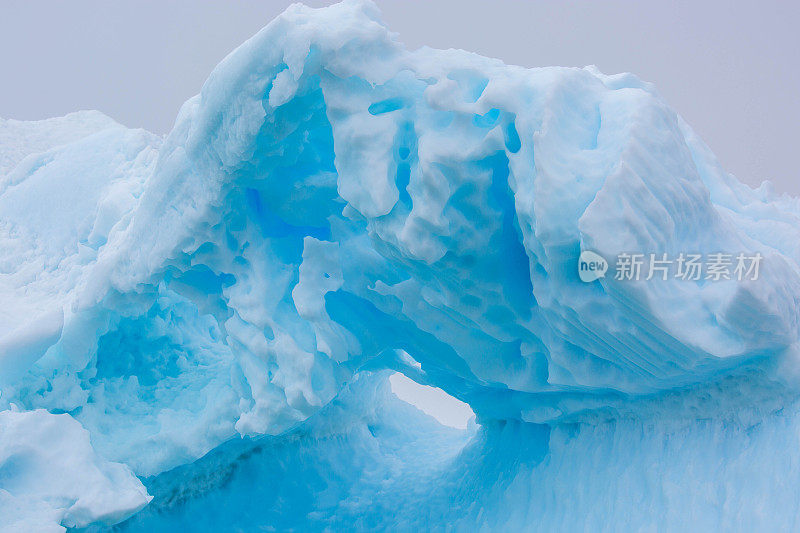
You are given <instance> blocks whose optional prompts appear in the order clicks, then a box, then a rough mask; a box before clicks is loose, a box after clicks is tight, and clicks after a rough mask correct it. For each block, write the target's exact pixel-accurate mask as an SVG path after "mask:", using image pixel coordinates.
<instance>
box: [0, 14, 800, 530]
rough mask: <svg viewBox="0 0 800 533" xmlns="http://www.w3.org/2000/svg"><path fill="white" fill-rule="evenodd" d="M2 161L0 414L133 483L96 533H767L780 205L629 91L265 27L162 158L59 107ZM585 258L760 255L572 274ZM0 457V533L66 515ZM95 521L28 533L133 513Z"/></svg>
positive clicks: (363, 35)
mask: <svg viewBox="0 0 800 533" xmlns="http://www.w3.org/2000/svg"><path fill="white" fill-rule="evenodd" d="M0 141H2V143H1V146H0V298H1V299H2V302H3V305H2V306H0V391H2V394H1V395H0V417H2V416H12V417H20V416H30V417H33V418H30V419H26V420H28V424H30V426H31V427H36V428H39V426H40V425H41V426H42V427H44V425H46V424H48V423H50V422H47V421H45V418H43V417H46V416H55V417H57V419H58V420H66V421H69V422H61V423H62V424H64V425H69V427H71V428H73V430H72V431H74V432H75V433H76V434H77V433H78V432H77V431H75V430H74V428H78V429H80V428H81V427H82V428H83V430H82V431H86V432H88V435H90V436H91V450H89V451H91V454H94V455H91V454H89V451H87V450H85V445H88V444H86V441H85V439H83V437H81V438H78V437H75V439H65V440H64V441H61V440H55V441H52V442H51V443H49V444H48V445H49V446H53V447H62V448H64V450H66V451H69V450H73V449H77V448H75V447H76V446H79V447H80V449H81V450H82V452H81V453H82V454H84V455H86V454H89V455H90V456H91V457H96V458H95V459H92V460H93V461H95V462H99V461H108V462H110V463H102V464H116V463H122V464H124V465H126V467H128V468H130V469H131V470H132V472H133V473H135V474H136V475H138V476H140V477H141V478H142V479H144V480H145V485H146V486H147V488H148V490H149V491H150V492H151V493H152V494H154V496H155V499H154V501H153V502H152V503H151V504H150V505H149V506H148V507H147V508H146V510H145V511H143V512H142V513H140V514H139V515H137V516H135V517H134V518H132V519H131V520H130V521H129V522H126V523H125V525H124V526H123V529H124V528H128V529H130V530H137V531H138V530H142V531H157V530H159V529H160V530H170V528H182V529H192V530H202V529H203V528H206V529H207V530H210V531H219V530H225V529H226V528H233V529H235V528H236V527H238V528H241V529H244V530H252V529H257V528H278V529H281V528H286V527H295V528H299V529H305V530H308V529H311V530H314V529H325V528H348V527H349V528H355V529H374V528H393V529H399V530H409V529H447V528H449V527H451V526H452V527H454V528H455V529H458V530H474V529H476V528H478V529H479V528H483V529H488V530H513V529H552V528H562V530H563V528H568V529H573V528H578V529H589V530H594V529H608V530H619V529H647V528H657V527H662V526H665V527H669V528H671V529H684V528H685V526H692V527H697V528H700V527H701V526H709V527H722V526H730V527H733V528H741V529H746V526H747V525H763V524H773V525H785V526H790V527H791V526H792V525H793V526H794V527H796V526H797V524H796V523H795V521H796V520H797V517H798V516H800V515H799V514H798V511H797V509H796V504H794V503H791V504H790V505H789V504H787V505H789V506H788V507H787V506H786V505H783V504H784V503H786V496H787V494H788V495H790V496H792V497H793V498H792V500H791V501H792V502H793V501H795V500H797V498H796V496H797V495H798V494H800V492H798V491H799V490H800V489H799V488H798V486H797V479H798V476H797V474H798V472H797V466H796V463H797V462H796V461H795V460H794V457H795V450H796V448H797V447H796V444H797V439H798V437H797V435H798V434H800V433H799V432H798V431H796V428H797V425H798V419H797V416H796V413H797V409H796V407H794V405H795V398H796V397H797V383H798V378H800V376H798V364H797V360H798V356H799V355H800V345H798V338H799V337H800V332H799V328H800V323H799V322H800V320H799V318H800V317H798V313H800V311H799V309H800V303H799V302H798V300H799V299H800V202H799V201H798V200H797V199H795V198H790V197H788V196H783V197H776V196H775V195H774V194H773V193H772V191H771V189H770V187H769V186H768V185H764V186H762V187H761V188H759V189H751V188H749V187H747V186H746V185H743V184H741V183H739V182H738V181H737V180H736V179H735V178H734V177H733V176H731V175H729V174H727V173H726V172H724V170H723V169H722V168H721V167H720V165H719V163H718V162H717V161H716V159H715V158H714V156H713V154H712V153H711V152H710V151H709V149H708V148H707V147H706V146H705V145H704V144H703V142H702V141H701V140H700V139H699V138H698V137H697V136H696V135H695V134H694V133H693V132H692V130H691V129H690V128H689V126H688V125H686V124H685V123H684V121H683V120H682V119H681V118H680V117H679V116H678V115H677V114H676V113H675V112H674V111H673V110H672V109H670V107H669V106H668V105H667V104H666V103H665V102H664V101H663V99H662V98H661V97H660V96H659V95H658V93H657V92H656V90H655V89H654V88H653V87H652V86H651V85H650V84H647V83H645V82H642V81H641V80H639V79H638V78H636V77H635V76H633V75H631V74H620V75H615V76H606V75H604V74H602V73H600V72H599V71H598V70H597V69H596V68H594V67H586V68H583V69H579V68H561V67H549V68H534V69H525V68H521V67H515V66H509V65H505V64H503V63H502V62H501V61H498V60H493V59H488V58H484V57H481V56H478V55H475V54H471V53H468V52H464V51H459V50H446V51H442V50H433V49H429V48H422V49H419V50H407V49H406V48H405V47H404V46H403V45H402V44H401V43H400V42H399V41H398V40H397V37H396V35H395V34H393V33H391V32H389V31H388V30H387V28H386V27H385V26H384V25H383V24H382V23H381V22H380V19H379V14H378V11H377V8H376V7H375V6H374V5H373V4H371V3H369V2H361V1H347V2H344V3H342V4H337V5H334V6H331V7H328V8H325V9H311V8H308V7H305V6H302V5H294V6H292V7H290V8H289V9H287V10H286V12H284V13H283V14H282V15H281V16H279V17H278V18H277V19H275V20H274V21H273V22H271V23H270V24H269V25H268V26H266V27H265V28H264V29H263V30H262V31H260V32H259V33H258V34H256V35H255V36H254V37H253V38H251V39H250V40H248V41H247V42H245V43H244V44H243V45H241V46H240V47H239V48H237V49H236V50H235V51H234V52H233V53H231V54H230V55H229V56H228V57H226V58H225V60H223V61H222V63H220V65H219V66H218V67H217V68H216V69H215V70H214V71H213V72H212V73H211V75H210V77H209V79H208V81H207V82H206V83H205V85H204V86H203V89H202V91H201V93H200V94H199V95H198V96H196V97H194V98H192V99H190V100H189V101H187V102H186V103H185V104H184V106H183V107H182V109H181V110H180V112H179V114H178V117H177V119H176V122H175V126H174V129H173V130H172V132H171V133H170V134H169V135H168V136H167V137H166V138H164V139H162V138H160V137H157V136H155V135H152V134H150V133H148V132H145V131H142V130H131V129H127V128H125V127H123V126H121V125H118V124H116V123H114V122H113V121H112V120H111V119H107V118H106V117H103V116H102V115H99V114H97V113H91V112H88V113H78V114H73V115H69V116H67V117H63V118H61V119H50V120H48V121H40V122H35V123H24V122H18V121H10V120H9V121H2V122H0ZM582 250H592V251H594V252H597V253H599V254H601V255H602V256H604V257H608V258H610V257H614V256H616V255H617V254H618V253H620V252H638V253H644V254H648V253H651V252H652V253H659V254H660V253H669V254H671V255H676V254H678V253H680V252H685V253H702V254H710V253H716V252H728V253H736V252H741V251H747V252H750V253H756V252H758V253H760V254H762V255H763V256H764V260H763V264H762V268H761V272H760V276H759V278H758V279H757V280H753V281H745V282H741V281H737V280H729V281H719V282H707V281H706V280H699V281H696V282H695V281H685V280H674V279H671V280H668V281H655V280H650V281H644V280H642V281H617V280H615V279H613V276H606V277H605V278H602V279H600V280H598V281H596V282H593V283H583V282H581V281H580V280H579V278H578V275H577V264H578V256H579V255H580V253H581V251H582ZM387 370H393V371H398V372H401V373H403V374H405V375H406V376H408V377H410V378H412V379H414V380H415V381H417V382H419V383H421V384H424V385H430V386H434V387H438V388H441V389H442V390H444V391H445V392H446V393H448V394H450V395H451V396H453V397H455V398H457V399H459V400H461V401H463V402H466V403H467V404H469V406H470V408H471V409H472V410H473V411H474V412H475V414H476V417H477V424H479V426H480V427H471V428H468V429H467V430H466V432H458V431H455V430H450V429H445V428H441V427H439V426H437V425H436V424H435V423H434V422H433V421H432V420H431V419H429V418H427V417H426V416H425V415H423V414H421V413H419V412H417V411H416V410H414V409H413V408H411V407H409V406H406V405H405V404H402V402H399V400H397V399H395V398H393V397H392V396H391V394H390V393H389V392H387V391H388V389H387V384H386V382H387V379H388V374H387V372H386V371H387ZM45 411H46V412H49V413H53V414H52V415H47V414H46V413H45ZM40 418H41V420H39V419H40ZM47 420H49V419H47ZM38 431H40V430H39V429H31V433H30V434H29V435H28V436H25V435H23V436H21V437H20V436H15V437H14V439H15V440H14V441H13V442H17V441H18V440H19V439H22V442H23V443H25V442H27V441H29V442H28V444H30V445H31V446H32V445H34V444H35V442H36V440H37V439H38V438H39V437H38V435H39V433H38ZM8 439H9V437H7V436H6V435H5V434H4V433H0V450H3V449H4V446H5V445H6V444H5V441H7V440H8ZM26 439H27V441H26ZM78 441H80V442H79V444H75V443H74V442H78ZM780 454H784V455H783V456H781V455H780ZM776 456H777V457H776ZM31 457H32V458H31V461H32V466H31V467H30V469H31V470H30V471H32V472H33V471H35V472H43V473H44V474H42V475H43V476H45V477H46V476H47V474H46V472H47V464H45V463H43V462H44V461H46V459H43V458H42V457H43V456H40V455H35V454H33V455H32V456H31ZM65 457H68V456H65ZM34 463H35V464H34ZM39 463H42V464H39ZM14 464H15V463H13V461H12V462H8V460H7V459H3V458H2V457H0V491H7V492H8V493H9V494H11V496H10V497H12V498H14V500H13V501H14V502H20V501H22V502H23V503H14V505H17V506H18V509H19V512H18V513H10V514H7V513H2V515H0V523H4V524H5V523H9V524H14V523H16V522H13V521H10V520H13V519H14V518H13V516H14V515H15V514H17V515H19V516H22V517H23V519H24V517H25V516H29V515H30V516H34V515H37V513H36V509H39V508H43V507H41V506H47V505H50V507H47V508H48V509H53V508H54V509H56V510H58V509H62V508H64V507H63V506H58V505H57V506H56V507H52V505H51V504H50V503H48V502H50V501H51V500H50V499H49V498H50V497H49V496H48V495H47V494H46V493H45V492H41V493H38V494H39V497H40V499H39V500H37V499H36V494H37V493H36V491H35V490H33V489H31V490H32V491H33V492H31V493H30V494H29V493H25V495H24V497H23V496H19V495H17V494H16V493H14V490H13V487H14V486H15V485H14V483H15V482H16V481H15V480H17V479H18V478H19V476H23V475H24V474H23V473H20V472H19V471H18V470H17V468H16V467H14ZM76 464H77V463H76ZM8 465H11V466H8ZM76 468H79V467H77V466H76ZM108 468H110V467H108ZM115 468H116V467H115ZM53 475H55V474H53ZM108 479H110V480H111V481H110V482H111V483H112V484H113V485H114V488H113V490H119V491H122V493H123V494H133V493H136V494H140V493H139V492H136V490H137V489H133V488H131V487H132V486H133V485H132V481H131V479H130V477H125V476H123V475H122V474H115V475H114V476H109V478H108ZM133 481H135V479H134V480H133ZM98 483H99V482H98ZM6 485H8V487H11V488H6ZM682 485H683V486H682ZM26 486H32V485H26ZM92 486H95V485H92ZM97 486H100V485H97ZM36 490H39V489H36ZM43 490H44V489H42V491H43ZM76 490H77V489H76ZM108 490H109V491H110V490H112V489H108ZM131 491H133V492H131ZM377 493H379V494H380V497H378V496H374V495H375V494H377ZM778 493H780V494H778ZM0 494H4V493H0ZM31 494H32V495H31ZM141 494H145V493H141ZM142 497H145V496H144V495H143V496H142ZM370 501H374V505H373V506H371V505H369V504H368V502H370ZM122 503H125V504H126V505H122ZM95 504H96V507H92V510H91V512H89V511H86V512H82V514H81V515H80V516H81V522H80V523H79V522H77V521H71V519H70V518H69V516H72V514H67V515H64V516H61V515H58V514H57V511H52V513H51V511H48V513H51V514H47V516H48V517H53V518H52V521H55V522H53V523H54V524H56V525H57V524H59V523H60V524H61V526H64V527H72V526H77V525H87V523H89V522H92V521H97V522H99V523H109V520H110V519H109V517H114V519H116V520H120V519H122V518H124V517H125V516H127V515H128V514H130V513H132V512H134V511H135V510H137V509H138V508H139V507H141V505H143V504H141V501H140V500H136V499H135V498H130V499H128V500H123V499H120V500H117V499H115V498H111V499H110V500H108V501H107V500H105V499H97V501H94V500H93V505H95ZM58 512H60V511H58ZM37 516H38V515H37ZM201 516H202V517H204V518H199V517H201ZM9 517H11V518H9ZM448 517H449V518H448ZM47 520H51V518H47ZM232 524H233V525H232ZM31 527H33V526H31ZM98 527H99V526H98ZM692 527H690V529H691V528H692Z"/></svg>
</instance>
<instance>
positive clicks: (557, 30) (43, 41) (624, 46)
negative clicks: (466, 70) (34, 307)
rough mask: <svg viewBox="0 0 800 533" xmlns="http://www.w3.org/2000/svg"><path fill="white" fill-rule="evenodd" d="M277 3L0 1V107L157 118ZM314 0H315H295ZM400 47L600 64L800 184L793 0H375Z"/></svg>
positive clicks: (741, 165)
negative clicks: (632, 76) (642, 83)
mask: <svg viewBox="0 0 800 533" xmlns="http://www.w3.org/2000/svg"><path fill="white" fill-rule="evenodd" d="M289 3H290V2H285V1H279V0H262V1H255V0H249V1H223V0H218V1H214V2H212V1H201V0H192V1H188V0H170V1H165V0H136V1H120V0H118V1H114V2H110V1H101V0H97V1H84V0H77V1H74V0H73V1H71V2H64V1H57V0H50V1H31V0H2V3H0V116H2V117H5V118H18V119H40V118H46V117H49V116H56V115H63V114H65V113H68V112H70V111H75V110H78V109H99V110H100V111H102V112H104V113H106V114H108V115H110V116H112V117H114V118H115V119H117V120H118V121H120V122H122V123H123V124H125V125H128V126H134V127H144V128H147V129H149V130H151V131H155V132H158V133H166V132H167V131H169V129H170V128H171V126H172V123H173V120H174V118H175V115H176V113H177V111H178V108H179V107H180V105H181V103H182V102H183V101H184V100H186V99H187V98H189V97H191V96H192V95H194V94H196V93H197V92H199V90H200V87H201V85H202V83H203V81H204V80H205V78H206V76H207V75H208V73H209V72H210V71H211V70H212V69H213V67H214V65H216V64H217V63H218V62H219V61H220V60H221V59H222V58H223V57H224V56H225V55H226V54H227V53H228V52H230V51H231V50H232V49H233V48H235V47H236V46H237V45H238V44H240V43H241V42H243V41H244V40H245V39H247V38H248V37H250V36H251V35H252V34H253V33H255V32H256V31H258V30H259V29H260V28H261V27H262V26H264V25H265V24H266V23H267V22H269V20H271V19H272V18H273V17H274V16H275V15H276V14H278V13H279V12H280V11H282V10H283V9H284V8H285V7H286V6H287V5H288V4H289ZM307 3H309V4H311V5H322V4H324V3H327V2H313V1H312V2H307ZM377 3H378V5H379V6H380V7H381V9H382V11H383V13H384V20H385V22H386V23H387V24H388V26H389V27H390V28H391V29H392V30H394V31H396V32H398V33H399V34H400V38H401V40H403V41H404V42H405V43H406V44H407V45H408V46H409V47H411V48H416V47H418V46H421V45H424V44H426V45H429V46H432V47H436V48H463V49H466V50H471V51H475V52H478V53H481V54H483V55H488V56H492V57H498V58H500V59H502V60H504V61H505V62H507V63H514V64H518V65H524V66H545V65H565V66H584V65H588V64H595V65H597V66H598V67H599V68H600V70H602V71H603V72H605V73H607V74H613V73H617V72H623V71H630V72H634V73H636V74H638V75H639V76H640V77H642V78H643V79H645V80H648V81H652V82H654V83H655V84H656V86H657V88H658V90H659V91H660V92H661V94H662V95H663V96H664V97H665V98H666V99H667V100H668V101H669V102H670V103H671V104H672V106H673V107H674V108H675V109H676V110H677V111H678V112H679V113H680V114H681V115H683V117H684V118H685V119H686V120H687V121H688V122H689V124H691V125H692V127H694V129H695V130H696V131H697V132H698V133H699V134H700V135H701V136H702V137H703V138H704V139H705V141H706V142H707V143H708V144H709V145H710V146H711V148H712V149H713V150H714V152H715V153H716V154H717V156H718V157H719V159H720V160H721V161H722V164H723V165H724V166H725V168H726V169H727V170H729V171H730V172H733V173H734V174H736V175H737V176H738V177H739V179H741V180H742V181H745V182H747V183H750V184H753V185H757V184H758V183H760V182H761V181H762V180H763V179H770V180H772V181H773V182H774V184H775V188H776V189H777V190H778V191H785V192H790V193H792V194H794V195H800V173H798V170H797V168H796V166H795V165H794V159H793V158H794V155H795V154H796V153H797V151H798V149H797V147H796V146H795V142H796V139H797V138H798V136H797V134H796V129H797V128H798V124H800V99H798V95H800V71H799V69H798V66H800V62H798V55H799V54H800V37H798V35H799V34H800V32H799V31H798V25H799V24H798V23H799V22H800V20H799V19H800V17H799V15H800V4H799V3H796V2H791V1H788V0H780V1H774V0H773V1H759V2H741V1H738V0H734V1H730V0H729V1H713V2H689V1H686V2H684V1H663V2H650V1H647V2H635V1H632V0H631V1H626V2H621V1H610V2H601V1H596V0H590V1H571V2H555V1H547V2H544V1H530V2H523V1H521V0H517V1H508V0H500V1H498V0H494V1H485V2H484V1H474V0H469V1H464V0H462V1H456V0H433V1H426V2H422V1H419V2H417V1H400V0H385V1H381V0H379V1H378V2H377Z"/></svg>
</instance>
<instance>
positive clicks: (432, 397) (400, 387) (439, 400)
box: [389, 372, 475, 429]
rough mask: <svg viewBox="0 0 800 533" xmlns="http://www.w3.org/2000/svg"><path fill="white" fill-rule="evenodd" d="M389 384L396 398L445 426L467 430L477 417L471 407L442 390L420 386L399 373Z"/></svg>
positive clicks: (396, 373)
mask: <svg viewBox="0 0 800 533" xmlns="http://www.w3.org/2000/svg"><path fill="white" fill-rule="evenodd" d="M389 384H390V385H391V387H392V392H393V393H394V394H395V396H397V397H398V398H400V399H401V400H403V401H404V402H407V403H410V404H411V405H413V406H414V407H416V408H417V409H419V410H420V411H422V412H423V413H425V414H427V415H429V416H432V417H433V418H435V419H436V420H438V421H439V423H440V424H442V425H444V426H449V427H453V428H458V429H467V425H468V423H469V421H470V419H472V418H473V417H474V416H475V413H473V412H472V409H470V407H469V405H467V404H466V403H464V402H462V401H460V400H457V399H455V398H453V397H452V396H450V395H449V394H447V393H446V392H445V391H443V390H442V389H439V388H436V387H430V386H428V385H420V384H419V383H417V382H416V381H414V380H412V379H410V378H408V377H406V376H404V375H403V374H401V373H399V372H395V373H394V374H392V375H391V376H389Z"/></svg>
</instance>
